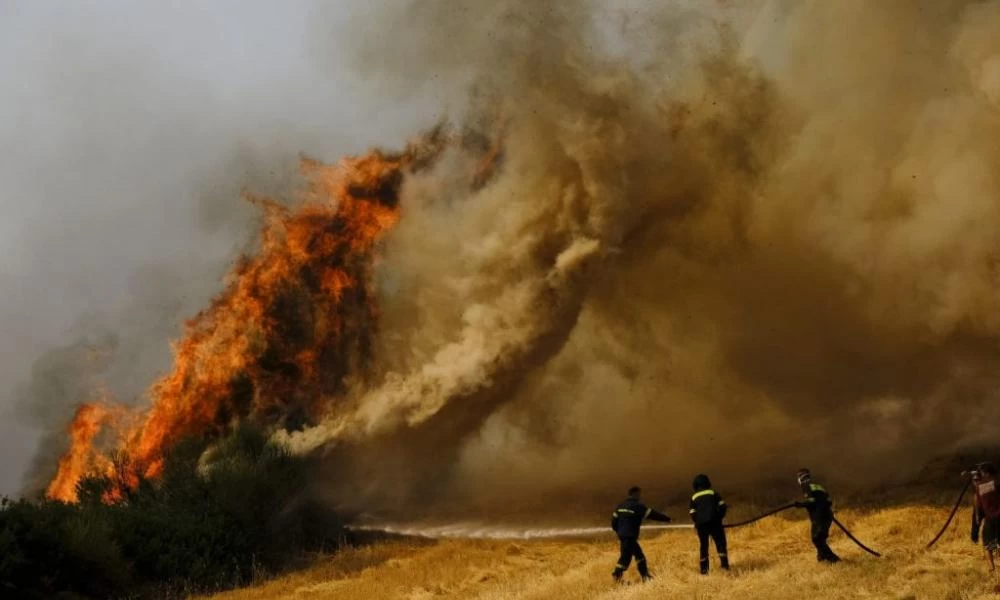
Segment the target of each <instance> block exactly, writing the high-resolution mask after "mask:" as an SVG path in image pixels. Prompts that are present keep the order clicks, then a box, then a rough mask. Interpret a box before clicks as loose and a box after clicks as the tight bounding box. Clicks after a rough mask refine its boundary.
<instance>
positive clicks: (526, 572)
mask: <svg viewBox="0 0 1000 600" xmlns="http://www.w3.org/2000/svg"><path fill="white" fill-rule="evenodd" d="M968 512H969V511H968V509H965V510H963V512H962V513H960V516H959V517H958V518H957V523H955V524H953V525H952V527H951V529H950V530H949V532H948V533H947V534H946V535H945V537H944V538H943V539H942V540H941V541H940V542H939V543H938V544H937V546H935V547H934V549H933V550H930V551H927V550H923V549H922V548H923V546H924V545H925V544H926V543H927V541H928V540H929V538H930V537H933V534H934V532H935V531H936V529H937V528H938V527H940V525H941V524H942V522H943V520H944V519H945V517H946V516H947V513H948V510H947V509H945V508H940V507H933V508H932V507H927V506H908V507H900V508H891V509H885V510H879V511H873V512H867V513H860V512H852V511H844V512H842V513H839V515H838V516H839V518H840V520H841V521H842V522H843V523H844V524H845V525H847V526H848V527H850V528H851V529H852V531H853V532H854V533H855V535H856V536H858V537H859V538H860V539H861V540H862V541H864V542H866V543H868V544H869V545H870V546H872V547H874V548H876V549H877V550H879V551H881V552H882V554H883V556H884V557H883V558H875V557H873V556H869V555H867V554H865V553H863V552H862V551H861V550H860V549H858V548H857V547H856V546H854V545H853V544H852V543H851V542H850V540H848V539H847V538H846V537H845V536H844V535H843V534H841V533H840V532H839V531H838V530H836V528H835V529H834V533H833V535H832V538H831V546H832V547H833V549H834V550H835V551H837V552H838V553H839V554H840V555H841V557H842V558H844V562H842V563H841V564H838V565H825V564H817V562H816V560H815V553H814V551H813V549H812V546H811V545H810V544H809V540H808V524H807V522H806V521H805V520H803V519H802V517H801V515H795V514H792V515H790V516H789V517H788V518H783V517H782V516H778V517H774V518H770V519H765V520H763V521H761V522H759V523H757V524H754V525H751V526H748V527H743V528H739V529H735V530H731V531H730V532H729V533H730V546H731V548H730V555H731V557H732V561H733V571H732V572H730V573H728V574H727V573H723V572H721V571H719V570H718V568H717V560H716V559H715V557H714V554H713V571H712V573H711V574H710V575H708V576H701V575H699V574H698V572H697V562H698V559H697V539H696V537H695V535H694V533H693V532H692V531H689V530H670V531H656V532H653V531H650V532H648V534H645V535H644V536H643V537H644V548H645V550H646V554H647V556H648V558H649V562H650V566H651V569H652V572H653V574H654V576H655V577H656V579H655V581H653V582H651V583H647V584H641V583H639V582H638V576H637V575H636V573H635V567H634V566H633V567H632V569H631V570H630V572H629V574H628V576H627V578H628V585H621V586H616V585H614V584H613V583H612V581H611V575H610V574H611V570H612V568H613V565H614V563H615V561H616V559H617V548H616V544H615V542H614V539H613V536H612V534H611V533H610V531H609V532H608V535H607V537H606V538H603V539H592V540H540V541H506V540H505V541H495V540H455V539H452V540H397V541H387V542H381V543H377V544H373V545H370V546H367V547H362V548H357V549H352V550H348V551H345V552H342V553H339V554H337V555H336V556H333V557H329V558H325V559H320V560H318V561H317V562H316V563H315V564H314V565H313V566H312V567H310V568H308V569H305V570H302V571H299V572H296V573H293V574H290V575H286V576H284V577H282V578H278V579H274V580H271V581H267V582H262V583H261V584H260V585H258V586H255V587H252V588H248V589H243V590H236V591H232V592H228V593H223V594H218V595H215V596H212V600H265V599H266V600H272V599H273V600H292V599H295V600H326V599H330V600H334V599H336V600H376V599H383V598H385V599H391V598H400V599H408V600H423V599H431V598H468V599H474V600H500V599H508V598H510V599H515V598H516V599H521V600H577V599H585V598H595V599H602V598H607V599H622V600H625V599H629V600H643V599H653V598H656V599H685V600H713V599H720V600H721V599H725V600H733V599H741V598H755V599H771V600H803V599H811V598H822V599H830V600H847V599H875V598H879V599H882V598H886V599H893V600H975V599H984V598H998V597H1000V596H998V595H996V594H995V592H994V585H995V583H996V582H995V581H994V580H992V579H991V578H990V576H989V575H988V573H987V569H986V565H985V561H984V560H983V556H982V550H981V548H980V547H979V546H975V545H973V544H972V542H971V541H970V540H969V537H968V527H969V521H968V519H969V514H968ZM785 514H788V513H785ZM713 552H714V551H713Z"/></svg>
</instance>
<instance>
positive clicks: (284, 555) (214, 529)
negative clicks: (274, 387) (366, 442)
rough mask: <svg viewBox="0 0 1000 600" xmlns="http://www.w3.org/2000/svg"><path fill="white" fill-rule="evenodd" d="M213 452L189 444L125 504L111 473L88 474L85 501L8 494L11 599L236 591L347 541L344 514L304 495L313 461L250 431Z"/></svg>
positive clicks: (3, 541) (2, 556)
mask: <svg viewBox="0 0 1000 600" xmlns="http://www.w3.org/2000/svg"><path fill="white" fill-rule="evenodd" d="M206 447H207V445H206V444H205V443H204V442H200V441H190V440H189V441H185V442H182V443H180V444H178V445H177V446H176V447H174V448H173V449H172V451H171V452H170V453H169V455H168V456H167V457H166V459H165V463H164V469H163V474H162V476H161V477H160V478H159V479H158V480H156V481H143V482H140V485H139V487H138V489H136V490H132V491H130V492H129V493H128V494H127V495H126V497H125V498H124V499H123V500H122V501H121V502H119V503H116V504H112V505H108V504H105V503H104V502H103V501H102V498H103V497H104V495H105V494H106V492H107V491H108V490H110V489H113V487H114V486H113V482H112V481H110V480H108V479H107V478H105V477H90V478H85V479H83V480H82V481H81V482H80V483H79V485H78V489H77V491H78V495H79V498H80V501H79V503H78V504H75V505H68V504H63V503H61V502H52V501H43V502H39V503H31V502H27V501H24V500H20V501H10V500H6V499H4V500H3V503H2V505H0V596H5V594H4V592H5V591H10V592H14V593H15V594H18V595H20V596H21V597H26V598H28V597H33V596H32V595H34V597H39V598H42V597H54V595H55V594H57V593H73V594H78V595H81V596H84V597H100V598H107V597H125V595H126V594H128V595H129V597H137V595H138V596H141V595H143V594H144V593H145V594H146V595H149V594H152V595H153V596H154V597H163V596H164V595H169V590H171V589H173V590H182V589H183V590H193V589H224V588H229V587H233V586H236V585H240V584H243V583H246V582H247V581H249V580H250V578H251V577H253V575H254V573H255V572H258V571H259V570H261V569H263V570H267V571H277V570H280V569H281V568H283V567H285V566H287V565H288V564H289V561H290V560H292V559H294V558H295V556H296V555H297V554H299V553H301V552H302V551H306V550H315V549H324V550H329V549H331V546H335V545H336V544H337V543H338V541H339V540H340V539H341V537H342V532H343V529H342V527H341V524H340V522H339V520H338V519H337V518H336V517H335V515H332V514H331V513H330V511H328V510H326V509H324V508H323V507H322V506H319V505H317V504H314V503H310V502H309V501H308V499H307V498H306V497H305V496H304V495H303V489H304V488H305V483H306V478H307V472H306V471H307V468H308V463H307V462H306V461H305V460H304V459H302V458H300V457H296V456H292V455H291V454H289V453H288V452H287V451H286V450H285V449H284V448H282V447H280V446H277V445H275V444H273V443H271V442H269V441H268V439H267V437H266V435H264V433H263V432H261V431H258V430H255V429H251V428H246V427H242V428H238V429H237V430H236V431H234V432H233V433H232V434H230V435H229V436H228V437H226V438H224V439H222V440H220V441H219V442H218V443H217V444H215V445H214V447H213V448H212V449H211V450H209V451H208V452H207V453H206ZM203 459H204V460H203ZM137 590H138V591H137Z"/></svg>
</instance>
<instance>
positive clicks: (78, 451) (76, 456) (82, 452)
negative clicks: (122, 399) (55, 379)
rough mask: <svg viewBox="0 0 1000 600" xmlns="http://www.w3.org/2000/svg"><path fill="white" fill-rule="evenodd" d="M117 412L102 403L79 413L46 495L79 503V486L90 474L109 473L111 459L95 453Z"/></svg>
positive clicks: (81, 408)
mask: <svg viewBox="0 0 1000 600" xmlns="http://www.w3.org/2000/svg"><path fill="white" fill-rule="evenodd" d="M114 413H115V411H114V410H113V409H112V407H110V406H108V405H107V404H105V403H103V402H95V403H93V404H84V405H82V406H80V407H79V408H78V409H77V410H76V415H75V416H74V417H73V422H72V423H71V424H70V426H69V436H70V447H69V450H68V451H67V452H66V454H64V455H63V456H62V458H60V459H59V471H58V472H57V474H56V477H55V479H53V480H52V482H51V483H50V484H49V488H48V491H47V496H48V497H50V498H56V499H59V500H63V501H65V502H76V500H77V495H76V484H77V482H78V481H79V480H80V478H81V477H82V476H83V475H84V474H87V473H97V472H103V473H107V472H108V471H109V470H110V469H111V468H112V464H111V460H110V459H108V458H107V457H105V456H103V455H101V454H99V453H98V452H96V451H95V450H94V447H93V446H94V440H95V438H96V437H97V435H98V434H99V433H100V432H101V429H102V428H103V427H104V426H105V425H107V424H108V423H110V422H112V421H113V419H114Z"/></svg>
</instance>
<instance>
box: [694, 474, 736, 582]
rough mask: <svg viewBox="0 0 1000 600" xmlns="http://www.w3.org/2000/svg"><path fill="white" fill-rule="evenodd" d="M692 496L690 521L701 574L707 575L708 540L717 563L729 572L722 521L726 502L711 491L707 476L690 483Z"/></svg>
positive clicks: (699, 476) (698, 477) (699, 477)
mask: <svg viewBox="0 0 1000 600" xmlns="http://www.w3.org/2000/svg"><path fill="white" fill-rule="evenodd" d="M692 487H694V494H693V495H692V496H691V508H690V509H689V510H688V512H689V513H691V520H692V521H694V528H695V531H697V532H698V544H699V546H698V552H699V557H700V567H701V574H702V575H707V574H708V539H709V538H712V541H714V542H715V551H716V552H717V553H718V554H719V562H720V563H721V566H722V568H723V570H726V571H728V570H729V556H728V555H727V554H726V530H725V528H724V527H723V526H722V520H723V519H724V518H726V501H725V500H723V499H722V496H720V495H719V494H718V493H717V492H716V491H715V490H713V489H712V482H711V481H710V480H709V479H708V475H705V474H700V475H698V476H697V477H695V478H694V482H693V483H692Z"/></svg>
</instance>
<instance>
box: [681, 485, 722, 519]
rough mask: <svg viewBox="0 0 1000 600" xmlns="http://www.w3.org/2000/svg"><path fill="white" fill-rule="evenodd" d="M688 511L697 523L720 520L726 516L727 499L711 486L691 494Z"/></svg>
mask: <svg viewBox="0 0 1000 600" xmlns="http://www.w3.org/2000/svg"><path fill="white" fill-rule="evenodd" d="M688 513H690V514H691V520H692V521H694V524H695V525H708V524H709V523H716V522H720V521H722V519H724V518H725V517H726V501H725V500H723V499H722V496H720V495H719V494H718V493H717V492H716V491H715V490H713V489H711V488H709V489H706V490H699V491H697V492H695V493H694V495H692V496H691V506H690V508H689V509H688Z"/></svg>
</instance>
